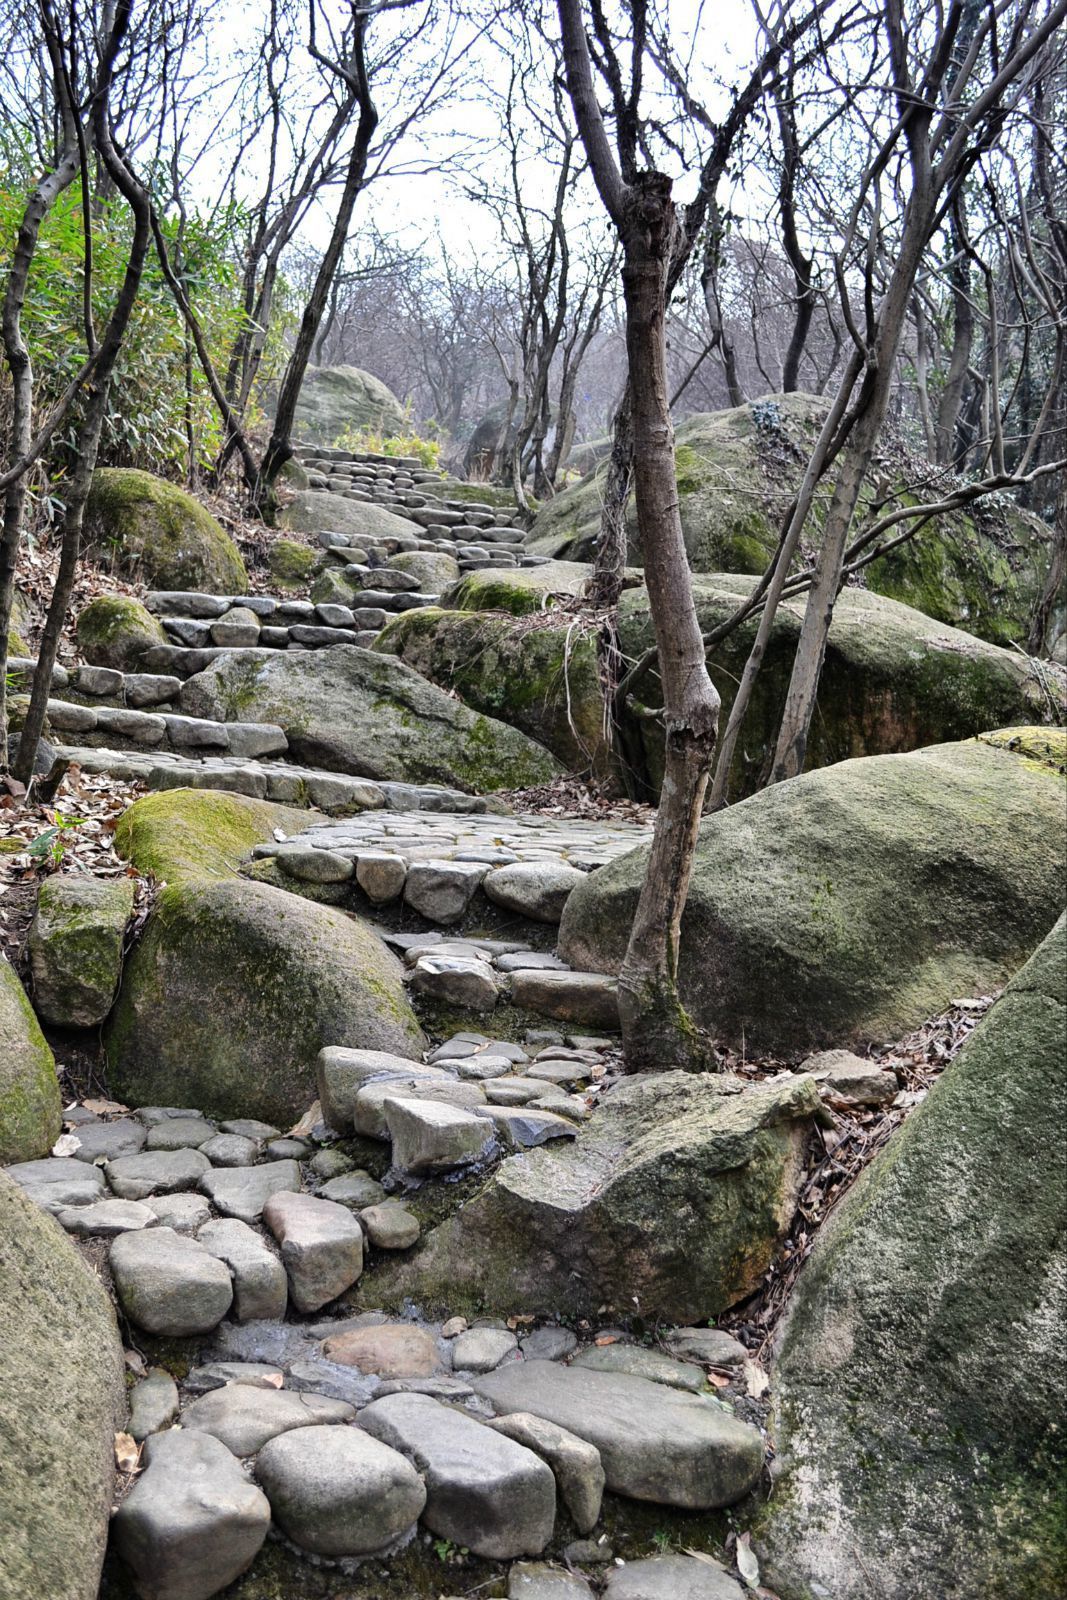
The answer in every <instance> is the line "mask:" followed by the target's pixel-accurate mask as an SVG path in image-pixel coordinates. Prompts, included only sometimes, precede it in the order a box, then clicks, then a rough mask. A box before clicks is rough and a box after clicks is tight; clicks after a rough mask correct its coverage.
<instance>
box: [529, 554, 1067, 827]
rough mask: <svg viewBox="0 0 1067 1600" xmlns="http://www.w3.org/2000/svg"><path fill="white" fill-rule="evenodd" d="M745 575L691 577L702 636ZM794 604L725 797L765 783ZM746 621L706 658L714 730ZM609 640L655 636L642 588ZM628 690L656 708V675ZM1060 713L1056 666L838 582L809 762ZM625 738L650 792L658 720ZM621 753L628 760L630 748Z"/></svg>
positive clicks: (743, 590)
mask: <svg viewBox="0 0 1067 1600" xmlns="http://www.w3.org/2000/svg"><path fill="white" fill-rule="evenodd" d="M536 570H537V569H536V568H534V571H536ZM754 582H755V580H754V579H752V578H748V577H739V576H731V575H729V574H716V575H714V576H700V575H698V576H696V577H694V579H693V592H694V598H695V600H696V606H697V614H698V616H699V618H700V624H701V629H702V631H703V632H704V633H710V632H711V631H712V630H713V629H714V628H716V627H718V626H719V625H720V624H721V623H723V622H725V621H726V620H727V618H729V617H730V616H732V615H733V613H734V612H735V611H736V609H737V607H738V606H739V605H740V604H741V603H742V602H743V601H744V600H745V599H747V597H748V596H749V594H750V593H751V592H752V588H753V584H754ZM804 604H805V601H804V597H803V596H801V597H799V598H798V599H796V600H792V601H789V602H787V603H785V604H783V605H782V606H781V607H780V608H779V611H778V615H777V617H776V618H775V622H774V627H773V629H772V631H771V636H770V639H769V641H768V645H767V651H766V654H765V656H764V658H763V665H762V667H761V670H760V675H759V677H758V679H757V681H756V688H755V692H754V694H753V698H752V702H751V704H750V707H749V712H748V718H747V721H746V723H745V729H744V736H743V738H742V739H740V740H739V741H738V750H737V753H736V755H735V757H734V763H733V769H732V772H731V793H732V794H733V795H734V796H735V797H740V796H743V795H745V794H751V793H752V791H753V790H754V789H756V788H758V787H759V785H760V784H761V783H762V782H764V781H765V780H766V774H767V771H768V770H769V767H770V762H771V757H772V755H773V751H774V743H775V739H776V737H777V732H778V725H779V723H780V721H781V715H782V706H783V704H784V702H785V695H786V689H787V687H788V684H789V676H790V673H791V671H792V666H793V657H794V655H795V653H796V644H797V639H798V637H799V634H800V625H801V621H802V619H803V615H804ZM756 628H757V619H753V620H751V621H749V622H747V623H745V624H744V625H743V626H742V627H740V628H738V629H737V630H736V631H735V632H734V633H732V634H731V635H730V636H729V638H728V639H726V640H725V641H724V642H723V643H722V644H721V645H720V646H719V647H718V649H717V650H716V651H715V653H714V655H713V656H712V657H711V658H710V660H709V663H708V665H709V669H710V671H711V675H712V678H713V679H714V681H715V684H716V687H717V688H718V690H719V692H720V694H721V695H722V701H723V712H722V715H723V725H724V726H725V719H726V717H728V716H729V713H730V707H731V706H732V704H733V699H734V693H735V690H736V688H737V683H738V680H739V679H740V677H741V673H742V671H743V670H744V665H745V661H746V660H747V658H748V654H749V650H750V648H751V646H752V642H753V639H754V638H755V634H756ZM619 642H620V644H621V646H622V649H623V652H624V654H625V655H626V657H627V658H628V659H630V660H636V659H637V658H638V657H640V656H641V655H643V653H644V652H645V650H646V649H648V647H649V646H650V645H651V644H653V643H654V642H655V635H654V631H653V628H652V618H651V614H650V611H649V604H648V592H647V590H645V589H644V588H641V589H634V590H632V591H631V592H629V593H627V594H624V595H623V597H622V601H621V604H620V608H619ZM635 693H636V695H637V698H638V699H639V700H640V701H641V702H642V703H643V704H644V705H651V706H656V705H659V704H660V703H661V700H662V694H661V690H660V685H659V679H658V676H656V675H655V674H651V675H650V676H649V677H648V678H646V679H645V680H644V681H643V682H642V683H641V685H640V687H639V688H638V689H637V690H636V691H635ZM1065 713H1067V673H1065V672H1064V671H1063V669H1062V668H1061V667H1055V666H1051V665H1050V664H1049V663H1048V662H1037V661H1034V660H1033V659H1031V657H1029V656H1026V655H1023V654H1022V653H1021V652H1019V651H1018V650H1008V649H1004V648H1002V647H1001V646H999V645H994V644H988V643H987V642H986V641H985V640H983V639H978V638H975V637H974V635H973V634H970V633H964V632H963V631H962V630H961V629H958V628H952V627H949V626H948V625H947V624H946V623H944V622H935V621H934V620H932V618H930V617H928V616H925V615H924V614H923V613H922V612H921V611H916V610H914V609H913V608H912V607H911V606H907V605H902V604H901V603H900V601H898V600H888V599H884V598H883V597H882V596H881V595H877V594H874V593H872V592H871V591H870V590H869V589H844V590H843V591H842V593H841V594H840V596H839V597H838V600H837V604H836V605H835V607H834V616H833V621H832V623H831V625H830V634H829V639H828V641H827V647H826V658H825V661H824V664H823V669H822V676H821V678H820V680H819V698H818V708H817V710H816V714H815V717H814V719H813V721H812V728H811V735H810V738H809V740H808V749H807V767H808V769H809V770H810V769H812V768H814V767H824V766H829V765H831V764H832V763H833V762H835V761H844V760H846V759H847V758H848V757H850V756H874V755H889V754H892V753H893V752H895V751H898V750H899V751H903V750H916V749H918V748H919V747H920V746H922V745H927V744H939V743H941V742H943V741H945V740H948V739H965V738H968V737H970V736H971V735H972V734H976V733H981V732H982V731H983V730H984V729H986V728H1002V727H1006V726H1008V724H1010V723H1039V722H1062V721H1063V720H1064V717H1065ZM635 742H636V743H637V744H638V745H640V747H641V748H642V749H643V753H644V758H645V767H646V770H647V773H648V777H649V780H650V784H651V787H652V788H653V789H658V787H659V784H660V782H661V779H662V770H663V736H662V729H661V727H660V725H659V723H658V722H651V721H649V719H647V718H642V719H641V721H640V723H639V724H636V725H635V726H634V727H633V730H632V739H631V745H632V744H633V743H635ZM629 754H630V758H631V761H632V760H633V755H634V752H633V749H632V748H630V750H629Z"/></svg>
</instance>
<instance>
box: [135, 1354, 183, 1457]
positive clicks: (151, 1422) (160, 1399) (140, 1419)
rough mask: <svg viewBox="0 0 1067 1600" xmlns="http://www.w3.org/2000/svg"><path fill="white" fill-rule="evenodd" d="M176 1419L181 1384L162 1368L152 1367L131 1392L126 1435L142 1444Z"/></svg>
mask: <svg viewBox="0 0 1067 1600" xmlns="http://www.w3.org/2000/svg"><path fill="white" fill-rule="evenodd" d="M177 1420H178V1385H177V1384H176V1383H175V1381H174V1379H173V1378H172V1377H171V1375H170V1373H169V1372H164V1371H163V1368H162V1367H151V1368H150V1369H149V1372H148V1376H147V1377H145V1378H142V1379H141V1381H140V1383H135V1384H134V1386H133V1388H132V1389H131V1390H130V1420H129V1422H128V1423H127V1426H126V1432H127V1433H128V1434H130V1435H131V1437H132V1438H134V1439H136V1440H137V1442H138V1444H140V1442H141V1440H142V1439H147V1438H148V1436H149V1434H150V1433H159V1432H161V1430H162V1429H163V1428H169V1427H170V1425H171V1423H172V1422H176V1421H177Z"/></svg>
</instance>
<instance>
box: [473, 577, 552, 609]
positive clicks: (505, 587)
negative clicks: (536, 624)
mask: <svg viewBox="0 0 1067 1600" xmlns="http://www.w3.org/2000/svg"><path fill="white" fill-rule="evenodd" d="M448 603H449V605H451V606H453V607H454V608H455V609H456V610H457V611H508V612H510V613H511V615H512V616H513V617H524V616H526V615H528V614H529V613H530V612H532V611H542V610H544V596H543V595H542V594H540V593H538V592H537V590H535V589H525V588H522V587H520V586H519V585H518V584H515V583H511V582H509V581H508V579H507V578H505V577H499V576H494V577H488V576H486V574H485V573H484V572H469V573H468V574H467V576H466V577H465V578H461V579H460V581H459V583H457V584H456V585H455V587H454V588H453V589H451V590H450V591H449V594H448ZM551 603H552V602H551V599H550V600H549V604H551Z"/></svg>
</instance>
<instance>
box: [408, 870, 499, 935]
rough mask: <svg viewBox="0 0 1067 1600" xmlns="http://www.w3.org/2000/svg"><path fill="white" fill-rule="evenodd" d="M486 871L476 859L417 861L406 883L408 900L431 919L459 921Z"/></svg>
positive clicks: (430, 920)
mask: <svg viewBox="0 0 1067 1600" xmlns="http://www.w3.org/2000/svg"><path fill="white" fill-rule="evenodd" d="M485 873H486V869H485V867H484V866H482V865H480V863H478V862H476V861H414V862H412V864H411V866H410V867H409V868H408V875H407V881H406V882H405V884H404V900H405V903H406V904H407V905H409V906H410V907H411V909H412V910H413V911H417V912H418V913H419V914H420V916H423V917H425V918H426V919H427V921H429V922H440V923H445V924H448V923H452V922H459V921H460V920H461V919H462V917H463V915H464V913H465V912H466V910H467V907H468V906H469V905H470V903H471V901H472V900H473V898H474V896H475V894H476V892H477V890H478V887H479V885H480V884H481V881H482V879H483V878H484V877H485Z"/></svg>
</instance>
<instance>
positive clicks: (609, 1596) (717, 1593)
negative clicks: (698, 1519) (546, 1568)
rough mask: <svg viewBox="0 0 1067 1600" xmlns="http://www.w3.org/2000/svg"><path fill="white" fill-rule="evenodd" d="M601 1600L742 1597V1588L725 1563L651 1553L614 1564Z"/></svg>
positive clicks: (732, 1599)
mask: <svg viewBox="0 0 1067 1600" xmlns="http://www.w3.org/2000/svg"><path fill="white" fill-rule="evenodd" d="M604 1600H746V1591H745V1590H744V1589H742V1587H741V1585H740V1584H739V1583H738V1582H737V1581H736V1580H735V1579H734V1578H731V1576H730V1574H729V1573H728V1572H727V1571H726V1569H725V1567H721V1566H718V1565H714V1566H712V1565H710V1564H709V1563H708V1562H706V1561H697V1560H695V1559H694V1558H693V1557H692V1556H653V1557H652V1558H651V1560H648V1561H627V1562H626V1564H625V1566H622V1567H616V1568H614V1569H613V1571H611V1572H610V1573H609V1574H608V1584H607V1588H606V1589H605V1590H604Z"/></svg>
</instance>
